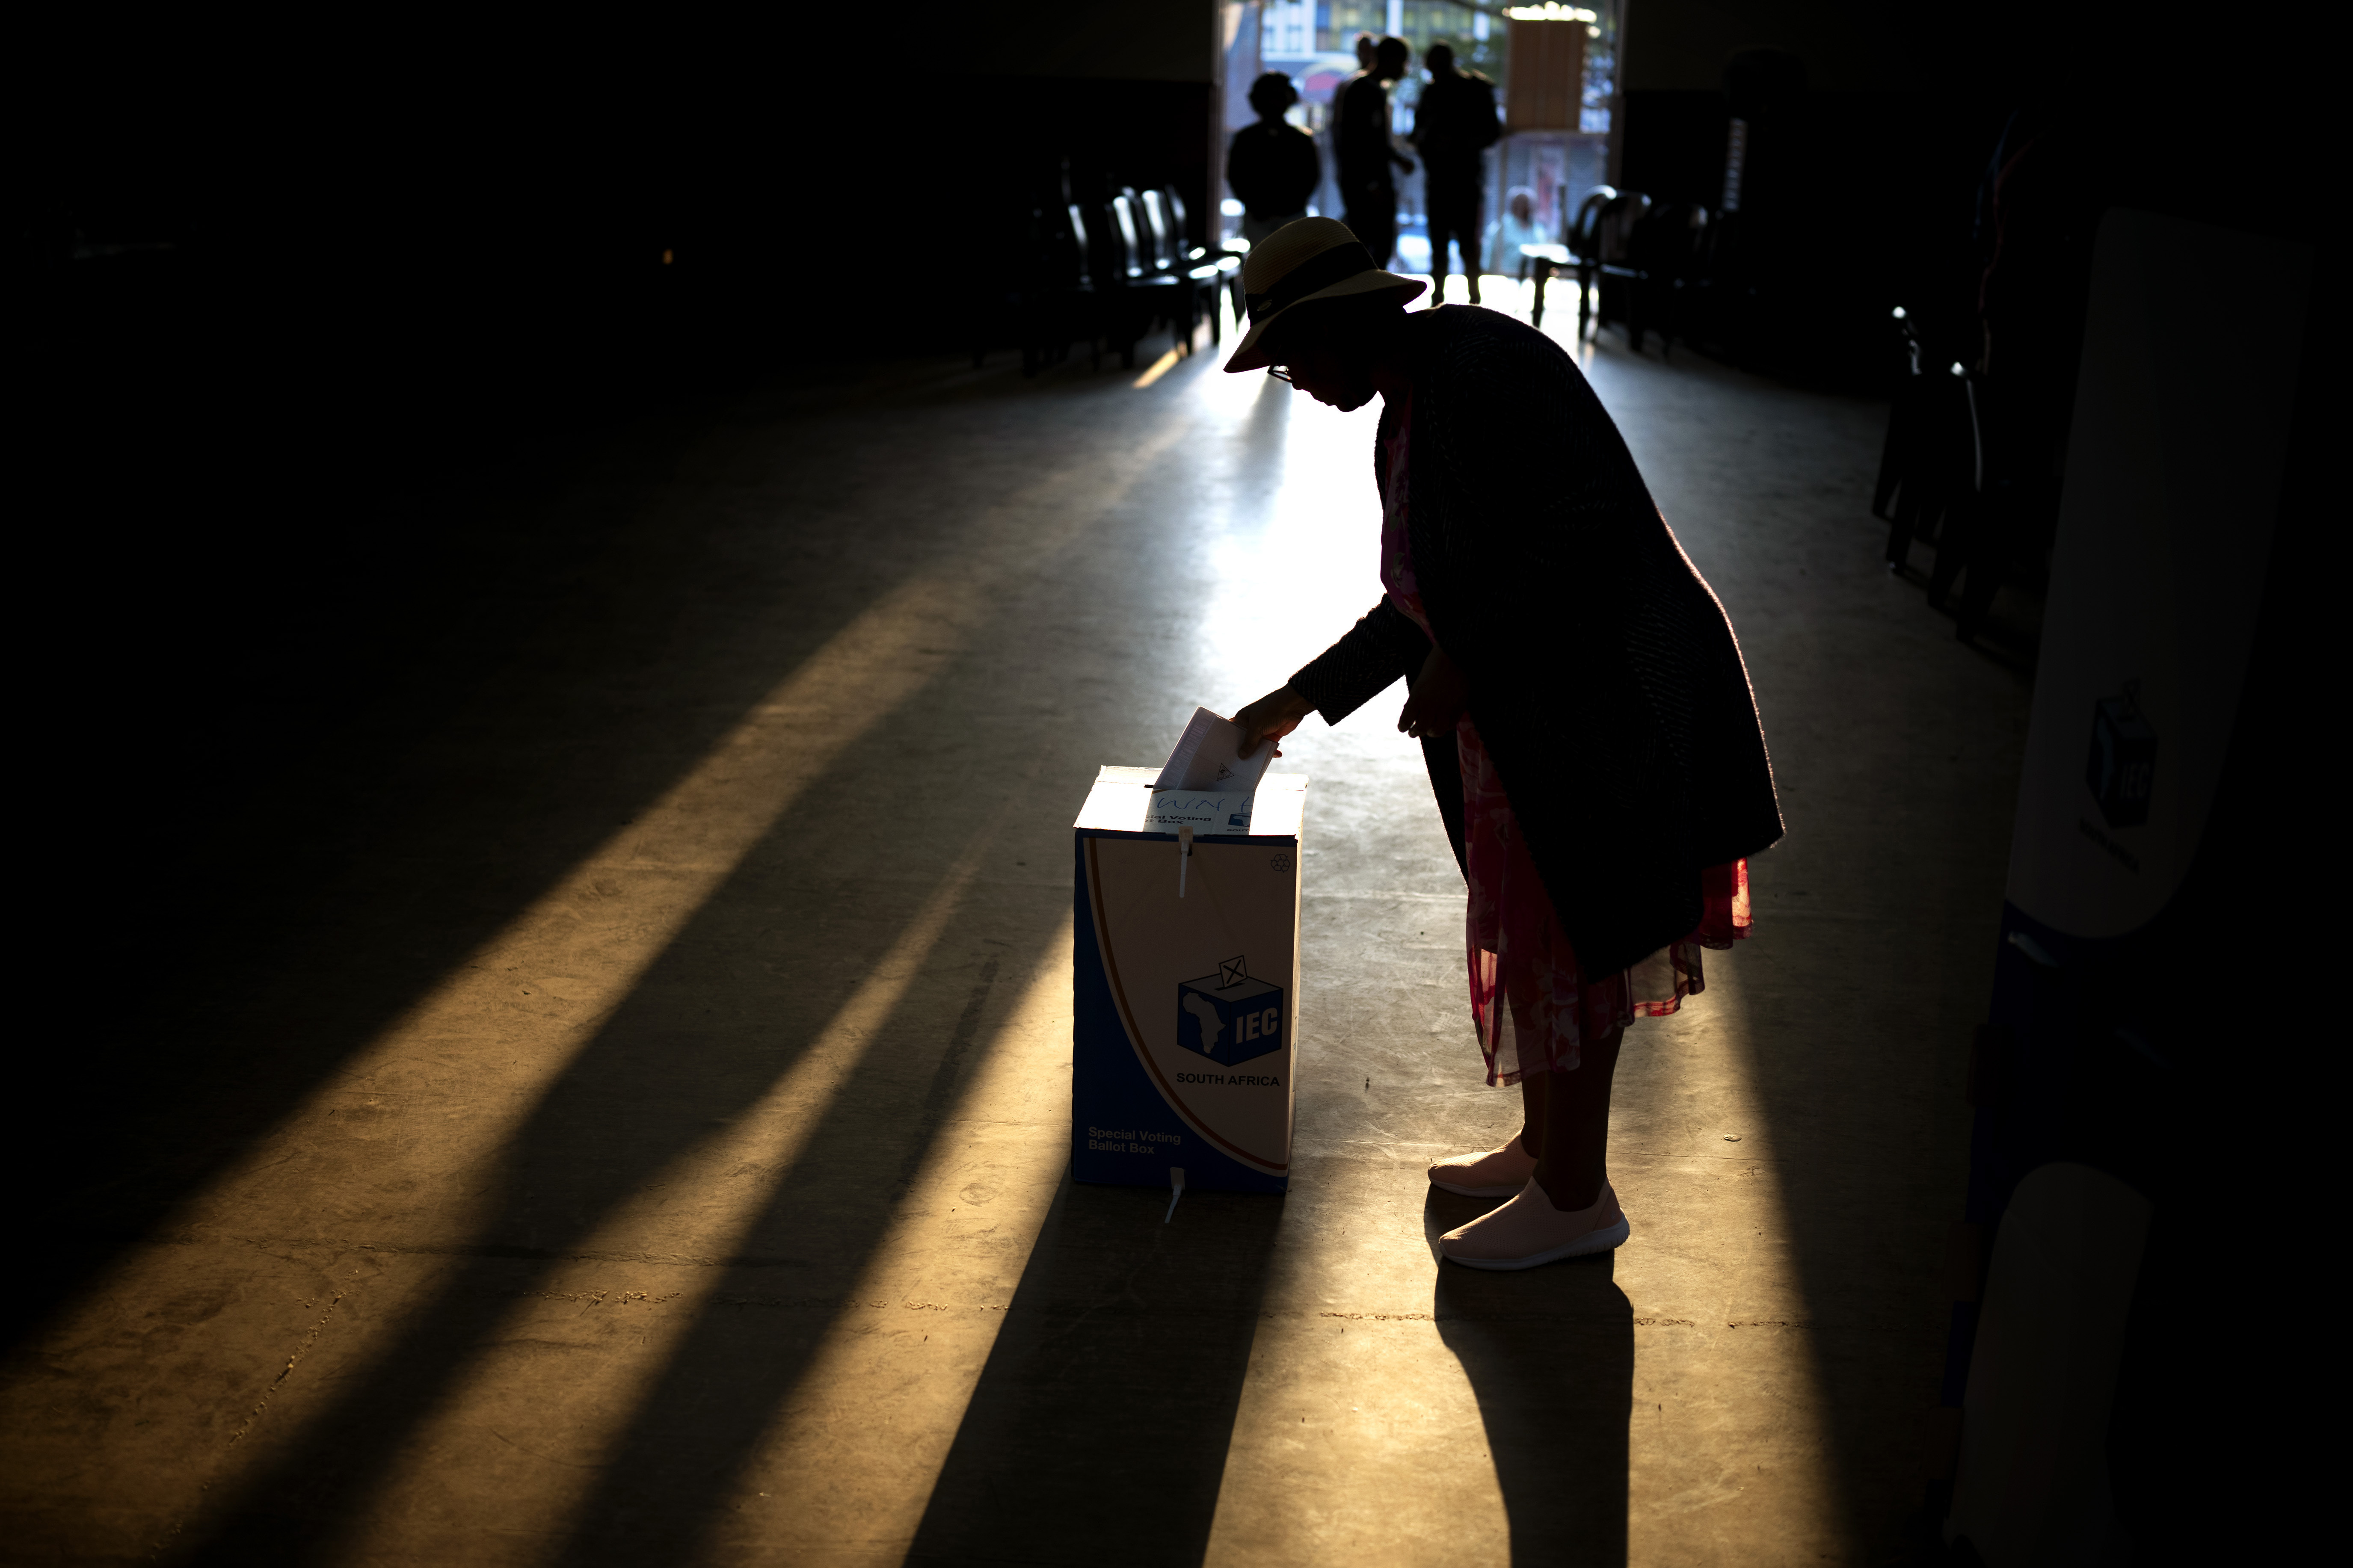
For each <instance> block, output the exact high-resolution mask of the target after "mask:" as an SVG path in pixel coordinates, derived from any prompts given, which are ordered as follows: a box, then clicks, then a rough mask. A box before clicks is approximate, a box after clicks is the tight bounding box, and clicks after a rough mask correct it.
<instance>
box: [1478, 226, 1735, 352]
mask: <svg viewBox="0 0 2353 1568" xmlns="http://www.w3.org/2000/svg"><path fill="white" fill-rule="evenodd" d="M1717 233H1718V226H1717V225H1716V224H1715V215H1714V214H1713V213H1712V212H1711V211H1709V209H1708V208H1706V207H1705V206H1703V205H1700V204H1699V203H1697V202H1653V201H1652V200H1651V198H1650V197H1649V196H1646V195H1642V194H1641V193H1640V192H1638V191H1620V190H1619V189H1617V188H1616V187H1615V186H1611V185H1596V186H1595V187H1593V189H1592V191H1591V192H1589V193H1588V195H1586V198H1585V200H1584V201H1583V202H1582V203H1581V204H1579V205H1578V206H1577V216H1576V217H1575V218H1574V219H1573V220H1571V222H1570V223H1569V225H1568V228H1567V232H1566V234H1565V235H1564V237H1563V238H1564V240H1565V243H1563V244H1559V245H1529V246H1523V247H1521V249H1522V250H1523V251H1524V252H1525V254H1526V257H1527V260H1528V263H1529V268H1530V271H1531V272H1532V273H1533V275H1534V277H1535V285H1536V289H1535V310H1534V311H1533V312H1532V314H1533V316H1534V319H1535V324H1536V325H1537V326H1539V327H1541V326H1543V325H1544V312H1545V286H1546V283H1548V282H1549V281H1550V280H1551V279H1552V277H1553V275H1554V274H1555V273H1558V272H1573V273H1574V274H1575V275H1576V278H1577V333H1578V335H1579V336H1580V337H1589V336H1591V335H1592V334H1593V333H1595V332H1597V331H1601V330H1602V329H1603V328H1606V327H1608V326H1609V324H1610V322H1611V321H1617V322H1619V323H1620V324H1621V325H1622V326H1624V328H1625V329H1626V337H1627V341H1628V342H1630V343H1631V344H1632V346H1633V348H1634V352H1635V353H1641V349H1642V342H1643V339H1644V337H1645V336H1646V335H1648V334H1649V333H1651V332H1656V333H1657V334H1658V338H1659V350H1660V353H1662V354H1664V355H1668V356H1670V357H1672V354H1673V353H1674V342H1675V339H1676V338H1677V337H1679V336H1683V335H1684V328H1685V325H1686V321H1685V318H1686V315H1687V313H1688V304H1689V301H1690V300H1691V297H1692V294H1693V292H1694V290H1696V289H1699V288H1700V287H1702V286H1703V285H1704V282H1705V281H1706V279H1707V275H1708V268H1709V263H1710V260H1711V258H1712V255H1713V252H1714V248H1715V237H1716V235H1717Z"/></svg>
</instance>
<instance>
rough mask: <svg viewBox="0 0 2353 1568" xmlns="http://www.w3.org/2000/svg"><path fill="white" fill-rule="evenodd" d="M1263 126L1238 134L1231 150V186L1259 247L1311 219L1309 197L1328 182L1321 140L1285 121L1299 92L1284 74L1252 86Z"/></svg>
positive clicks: (1245, 227) (1247, 233)
mask: <svg viewBox="0 0 2353 1568" xmlns="http://www.w3.org/2000/svg"><path fill="white" fill-rule="evenodd" d="M1298 101H1299V89H1296V88H1294V87H1293V86H1292V85H1291V79H1290V78H1289V77H1287V76H1285V75H1283V74H1282V72H1281V71H1269V72H1267V73H1266V74H1265V75H1264V76H1262V77H1261V78H1259V79H1257V80H1256V81H1254V82H1252V83H1250V107H1251V108H1252V109H1255V110H1258V123H1257V124H1255V125H1245V126H1243V127H1242V128H1241V129H1240V131H1237V132H1234V140H1233V144H1232V145H1231V146H1229V148H1227V150H1226V184H1227V186H1228V188H1229V189H1230V190H1232V192H1233V193H1234V199H1235V200H1236V201H1238V202H1240V203H1241V204H1242V237H1243V238H1244V239H1247V240H1249V241H1250V243H1251V244H1252V245H1256V244H1258V243H1259V242H1260V241H1261V240H1263V239H1264V238H1266V237H1267V236H1268V235H1270V234H1272V233H1273V232H1274V231H1275V230H1276V229H1278V228H1281V227H1282V226H1283V225H1284V224H1287V223H1293V222H1296V221H1297V220H1298V219H1300V218H1303V217H1305V216H1307V202H1308V198H1310V197H1311V196H1313V195H1314V194H1315V187H1316V185H1317V184H1319V183H1320V182H1321V181H1322V180H1323V178H1324V163H1323V160H1322V159H1320V158H1318V157H1317V156H1316V155H1315V138H1314V137H1313V136H1310V135H1309V134H1307V132H1304V131H1302V130H1301V129H1300V128H1299V127H1298V126H1296V125H1293V124H1292V123H1291V122H1290V121H1286V120H1285V119H1283V117H1282V116H1283V112H1284V110H1288V109H1289V108H1290V107H1291V106H1292V105H1293V104H1294V103H1297V102H1298Z"/></svg>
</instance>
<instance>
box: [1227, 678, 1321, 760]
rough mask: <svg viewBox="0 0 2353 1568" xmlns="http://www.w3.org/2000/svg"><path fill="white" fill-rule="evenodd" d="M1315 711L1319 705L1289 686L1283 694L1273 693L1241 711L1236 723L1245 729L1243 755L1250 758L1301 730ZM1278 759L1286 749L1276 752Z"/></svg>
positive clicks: (1281, 691) (1243, 730) (1235, 716)
mask: <svg viewBox="0 0 2353 1568" xmlns="http://www.w3.org/2000/svg"><path fill="white" fill-rule="evenodd" d="M1314 711H1315V704H1314V703H1313V702H1310V701H1308V700H1307V699H1305V698H1304V697H1302V696H1301V695H1299V693H1297V692H1296V691H1293V689H1291V688H1290V687H1288V686H1286V687H1284V688H1283V689H1282V690H1280V691H1270V692H1268V693H1267V694H1266V695H1265V696H1263V697H1261V698H1260V699H1259V700H1257V701H1255V702H1253V703H1251V704H1250V706H1249V707H1247V708H1245V709H1243V710H1241V711H1240V712H1239V713H1237V714H1235V715H1234V722H1235V723H1237V724H1239V725H1240V726H1241V727H1242V745H1241V753H1240V754H1241V755H1243V756H1245V757H1247V756H1249V755H1250V753H1251V752H1255V751H1257V750H1258V743H1259V742H1261V741H1262V740H1264V741H1280V740H1282V738H1283V737H1284V736H1285V735H1288V734H1290V733H1291V732H1292V731H1293V730H1296V729H1298V728H1299V724H1300V721H1301V720H1303V719H1305V718H1306V717H1307V715H1309V714H1310V713H1313V712H1314ZM1274 754H1275V755H1276V756H1278V757H1279V756H1281V755H1282V747H1281V746H1277V747H1276V748H1275V749H1274Z"/></svg>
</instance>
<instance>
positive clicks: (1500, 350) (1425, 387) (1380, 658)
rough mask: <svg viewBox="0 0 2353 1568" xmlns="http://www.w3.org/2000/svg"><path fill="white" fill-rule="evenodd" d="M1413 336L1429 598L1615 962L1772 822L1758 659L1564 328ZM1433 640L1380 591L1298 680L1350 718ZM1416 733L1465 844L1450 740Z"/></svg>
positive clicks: (1526, 826) (1690, 919)
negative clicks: (1747, 654) (1675, 528)
mask: <svg viewBox="0 0 2353 1568" xmlns="http://www.w3.org/2000/svg"><path fill="white" fill-rule="evenodd" d="M1406 342H1407V343H1408V354H1409V363H1410V365H1411V369H1412V375H1413V430H1412V437H1411V441H1412V446H1411V449H1410V451H1409V454H1408V468H1407V473H1408V481H1407V482H1408V484H1409V494H1408V496H1407V510H1406V526H1407V533H1408V537H1409V541H1410V542H1411V544H1412V548H1413V569H1414V575H1415V577H1416V579H1417V580H1418V582H1419V586H1420V590H1421V597H1422V608H1423V611H1424V613H1425V614H1427V615H1428V616H1429V617H1430V626H1431V627H1432V628H1433V629H1434V630H1435V631H1436V633H1437V637H1438V640H1439V642H1440V644H1441V645H1442V646H1443V647H1445V649H1446V652H1447V656H1448V657H1449V658H1451V659H1452V660H1453V661H1454V662H1455V664H1456V665H1457V666H1459V667H1460V668H1461V670H1462V672H1463V674H1464V675H1465V676H1466V677H1467V678H1468V679H1469V683H1470V692H1471V697H1470V710H1471V718H1472V722H1473V723H1475V724H1476V725H1477V726H1478V728H1479V738H1480V741H1481V742H1482V744H1483V745H1484V746H1485V747H1486V749H1487V753H1488V755H1489V756H1490V757H1491V758H1493V761H1494V764H1495V770H1496V773H1497V775H1498V776H1499V777H1500V778H1501V779H1502V781H1503V784H1504V791H1505V793H1507V794H1508V795H1510V796H1511V801H1512V812H1513V815H1514V816H1515V817H1516V818H1518V820H1519V824H1520V829H1521V832H1522V834H1523V835H1524V836H1525V839H1526V841H1527V846H1528V850H1529V852H1530V854H1531V855H1532V856H1533V857H1534V858H1535V866H1536V870H1537V873H1538V874H1539V875H1540V876H1541V877H1542V878H1543V879H1544V884H1545V888H1546V890H1547V891H1548V892H1549V893H1550V894H1551V895H1552V905H1553V910H1554V912H1555V913H1556V915H1558V917H1559V918H1560V921H1561V925H1562V927H1563V929H1564V930H1565V931H1566V932H1567V936H1568V939H1569V941H1570V942H1571V943H1573V944H1574V945H1575V947H1576V949H1577V958H1578V962H1579V964H1580V966H1581V967H1582V968H1583V969H1584V970H1585V971H1586V973H1591V974H1607V973H1613V972H1615V971H1617V970H1620V969H1623V968H1626V967H1628V966H1629V965H1630V964H1632V963H1636V962H1638V961H1639V960H1641V959H1642V958H1644V957H1646V956H1647V955H1649V954H1651V953H1652V952H1657V951H1658V950H1659V949H1660V948H1662V947H1664V946H1666V945H1667V944H1668V943H1670V942H1676V941H1679V940H1681V939H1682V938H1683V937H1685V936H1687V935H1689V934H1690V933H1691V931H1693V929H1694V927H1696V926H1697V925H1698V924H1699V921H1700V873H1701V871H1702V870H1703V869H1704V868H1706V867H1710V866H1716V865H1722V864H1724V863H1725V862H1727V861H1731V860H1736V859H1738V858H1741V857H1743V856H1746V855H1753V854H1755V853H1756V852H1757V851H1758V850H1760V849H1762V848H1764V847H1766V846H1767V845H1769V844H1771V843H1772V842H1773V841H1774V840H1776V839H1778V838H1779V837H1781V813H1780V808H1779V806H1778V803H1777V802H1776V800H1775V798H1774V793H1773V769H1772V764H1771V763H1770V762H1769V761H1768V760H1767V756H1766V752H1765V735H1764V731H1763V730H1762V728H1761V727H1760V726H1759V724H1758V723H1757V702H1756V699H1755V697H1754V696H1753V695H1752V694H1751V692H1750V690H1749V687H1748V671H1747V668H1746V666H1745V665H1744V664H1742V662H1741V658H1740V647H1739V645H1738V644H1737V643H1736V641H1735V640H1734V639H1733V635H1732V624H1731V622H1730V621H1728V620H1727V619H1725V614H1724V606H1723V605H1720V604H1718V603H1717V602H1716V597H1715V594H1714V593H1713V592H1712V591H1710V589H1709V588H1708V585H1707V584H1706V583H1705V582H1704V580H1703V579H1702V578H1701V576H1700V574H1699V571H1698V569H1697V568H1696V567H1694V565H1693V564H1692V563H1691V560H1690V558H1689V557H1688V556H1686V555H1684V554H1683V547H1682V546H1681V545H1680V544H1678V543H1676V542H1675V536H1674V534H1673V533H1672V532H1671V531H1669V530H1668V527H1667V524H1666V521H1665V520H1664V519H1662V517H1661V516H1660V515H1659V509H1658V507H1657V505H1656V504H1655V503H1654V502H1653V501H1652V500H1651V493H1650V490H1649V489H1648V488H1647V487H1646V486H1644V484H1643V483H1642V476H1641V474H1640V473H1639V472H1638V471H1637V470H1636V469H1635V467H1634V459H1633V457H1632V455H1631V454H1630V453H1629V452H1628V451H1627V450H1626V443H1625V441H1624V440H1623V438H1621V437H1620V436H1619V434H1618V427H1617V426H1616V425H1614V424H1612V423H1611V422H1610V419H1609V415H1608V414H1607V413H1605V412H1604V411H1603V409H1602V407H1601V403H1600V400H1599V398H1597V397H1595V396H1594V395H1593V389H1592V388H1591V387H1590V386H1588V384H1586V380H1585V377H1584V376H1583V375H1582V374H1579V373H1578V371H1577V365H1576V363H1574V362H1573V361H1572V360H1570V358H1569V357H1568V355H1567V353H1564V352H1563V351H1562V349H1561V348H1560V346H1559V345H1558V344H1557V343H1555V342H1553V341H1552V340H1551V339H1550V338H1547V337H1546V336H1545V335H1544V334H1543V333H1541V332H1538V331H1535V330H1534V329H1532V328H1530V327H1527V326H1524V325H1522V324H1521V323H1520V322H1518V321H1513V320H1512V319H1511V318H1509V317H1507V316H1501V315H1498V314H1496V313H1495V312H1493V311H1492V310H1480V309H1478V308H1476V307H1474V306H1465V305H1447V306H1441V307H1440V308H1439V309H1436V310H1422V311H1418V312H1416V313H1415V314H1413V315H1412V316H1410V317H1409V318H1408V324H1407V328H1406ZM1393 417H1395V415H1394V411H1390V410H1385V411H1384V412H1383V414H1382V416H1381V429H1382V432H1383V433H1384V434H1386V433H1387V432H1388V428H1389V420H1390V419H1392V418H1393ZM1374 475H1375V479H1376V482H1377V483H1378V482H1382V474H1381V466H1380V463H1379V460H1378V450H1377V448H1376V452H1375V462H1374ZM1384 499H1386V498H1384ZM1429 649H1430V641H1429V639H1428V638H1427V637H1424V636H1423V634H1422V631H1421V628H1420V627H1419V626H1416V625H1415V624H1414V623H1413V621H1412V619H1411V618H1410V617H1409V616H1407V615H1406V614H1405V613H1404V612H1403V611H1401V610H1399V609H1398V608H1397V607H1396V606H1395V605H1391V604H1390V603H1389V602H1388V600H1387V599H1383V600H1382V601H1381V603H1380V604H1378V605H1375V606H1374V607H1373V609H1372V612H1371V613H1370V614H1368V615H1366V616H1365V617H1364V619H1362V620H1360V621H1358V622H1357V623H1356V626H1355V627H1354V628H1353V629H1352V630H1350V631H1349V632H1348V634H1347V635H1346V636H1345V637H1342V638H1341V639H1340V640H1339V641H1338V642H1336V643H1335V644H1334V645H1333V646H1332V647H1331V648H1330V649H1328V650H1327V651H1326V652H1324V654H1323V655H1321V656H1320V657H1318V658H1316V659H1315V660H1314V662H1313V663H1311V664H1309V665H1308V666H1307V668H1304V669H1302V670H1301V671H1299V673H1298V674H1296V675H1294V676H1293V677H1292V678H1291V684H1292V686H1293V688H1294V689H1296V690H1297V691H1298V692H1299V693H1300V694H1301V695H1302V696H1303V697H1305V698H1306V699H1307V700H1308V701H1310V702H1312V703H1313V704H1314V706H1315V707H1316V709H1317V710H1319V711H1320V712H1322V714H1323V715H1324V719H1325V720H1326V721H1329V722H1333V723H1337V722H1338V721H1340V720H1342V719H1343V718H1345V717H1346V716H1347V715H1348V714H1349V713H1351V712H1353V711H1355V710H1356V709H1357V708H1359V707H1361V706H1362V705H1363V704H1364V703H1366V701H1368V700H1371V699H1372V698H1373V697H1375V696H1377V695H1378V694H1379V693H1380V692H1381V691H1382V690H1383V689H1385V688H1387V687H1388V686H1389V685H1390V684H1391V683H1392V682H1393V681H1395V680H1396V679H1398V677H1399V676H1401V675H1402V676H1405V677H1407V678H1408V679H1411V678H1412V677H1413V676H1414V675H1416V674H1418V673H1419V670H1420V668H1421V662H1422V659H1423V658H1424V657H1425V656H1426V655H1427V654H1428V652H1429ZM1423 752H1424V755H1425V757H1426V759H1427V761H1428V763H1429V767H1430V784H1431V787H1432V788H1433V789H1434V790H1435V791H1436V792H1437V795H1438V799H1439V805H1440V810H1441V811H1442V812H1443V813H1444V815H1445V816H1446V818H1447V830H1448V833H1449V835H1450V837H1452V838H1453V840H1454V846H1455V854H1456V856H1457V858H1461V855H1462V806H1461V778H1460V776H1459V774H1458V773H1457V772H1456V766H1457V763H1456V757H1455V749H1454V743H1453V740H1452V737H1451V736H1449V737H1448V738H1446V739H1445V740H1443V741H1440V742H1425V744H1424V746H1423Z"/></svg>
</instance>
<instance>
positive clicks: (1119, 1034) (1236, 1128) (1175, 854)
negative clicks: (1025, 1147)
mask: <svg viewBox="0 0 2353 1568" xmlns="http://www.w3.org/2000/svg"><path fill="white" fill-rule="evenodd" d="M1270 749H1271V748H1270ZM1261 765H1262V764H1261ZM1165 771H1166V770H1160V769H1154V768H1115V767H1106V768H1104V769H1103V771H1102V773H1100V774H1099V775H1098V776H1097V778H1096V780H1095V784H1094V788H1093V789H1092V791H1091V792H1090V793H1089V794H1088V795H1087V803H1086V806H1085V809H1083V810H1082V811H1081V812H1080V813H1079V819H1078V822H1077V823H1076V825H1075V838H1076V868H1075V869H1076V879H1077V896H1076V911H1075V912H1076V917H1077V937H1076V942H1075V946H1076V952H1075V954H1074V958H1075V963H1074V973H1075V978H1074V981H1073V992H1074V996H1073V1001H1074V1004H1075V1005H1074V1011H1073V1022H1072V1025H1071V1170H1072V1174H1073V1175H1074V1176H1075V1177H1076V1179H1077V1180H1079V1181H1082V1182H1108V1183H1116V1184H1126V1185H1136V1186H1155V1187H1168V1186H1171V1185H1174V1186H1176V1187H1178V1188H1185V1187H1200V1188H1211V1189H1216V1188H1223V1189H1226V1190H1229V1191H1242V1192H1264V1193H1279V1192H1282V1191H1284V1190H1285V1189H1286V1188H1288V1186H1289V1185H1290V1181H1291V1131H1292V1107H1293V1093H1294V1090H1293V1077H1294V1074H1293V1068H1294V1066H1295V1065H1296V1062H1297V1058H1298V1039H1297V1030H1298V1016H1299V888H1300V828H1301V826H1302V818H1303V816H1304V813H1305V808H1306V804H1307V780H1306V778H1305V776H1304V775H1303V774H1284V773H1270V774H1267V775H1265V776H1264V777H1262V778H1260V779H1258V780H1256V781H1255V783H1256V786H1257V787H1256V788H1255V789H1254V790H1252V791H1248V792H1240V791H1236V792H1219V791H1218V790H1215V789H1211V790H1206V791H1204V790H1189V791H1188V790H1168V789H1158V788H1155V784H1157V783H1158V782H1159V781H1160V780H1161V778H1162V776H1163V773H1165ZM1178 1172H1181V1173H1182V1174H1181V1175H1177V1174H1176V1173H1178Z"/></svg>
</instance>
